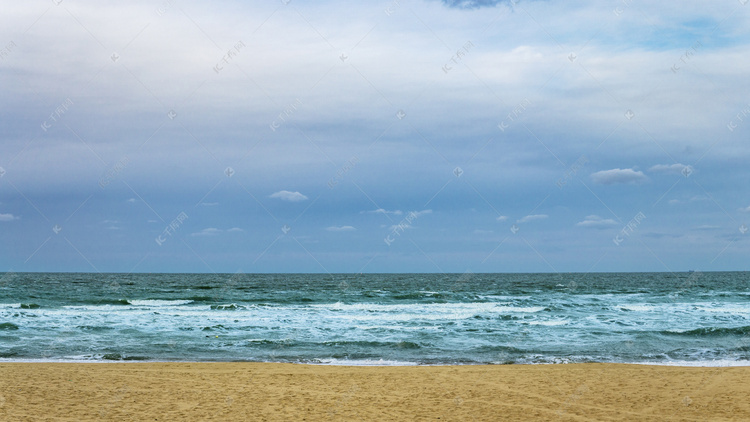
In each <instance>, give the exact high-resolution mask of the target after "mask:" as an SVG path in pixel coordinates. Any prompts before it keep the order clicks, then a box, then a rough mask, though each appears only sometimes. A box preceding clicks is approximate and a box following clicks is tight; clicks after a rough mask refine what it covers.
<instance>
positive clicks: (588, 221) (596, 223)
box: [576, 215, 617, 229]
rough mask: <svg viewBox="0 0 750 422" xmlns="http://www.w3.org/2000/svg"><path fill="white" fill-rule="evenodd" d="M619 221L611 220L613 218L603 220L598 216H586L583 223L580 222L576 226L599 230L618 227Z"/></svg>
mask: <svg viewBox="0 0 750 422" xmlns="http://www.w3.org/2000/svg"><path fill="white" fill-rule="evenodd" d="M616 225H617V221H615V220H613V219H611V218H607V219H604V218H601V217H599V216H598V215H589V216H586V218H584V219H583V221H579V222H577V223H576V226H578V227H592V228H597V229H603V228H607V227H612V226H616Z"/></svg>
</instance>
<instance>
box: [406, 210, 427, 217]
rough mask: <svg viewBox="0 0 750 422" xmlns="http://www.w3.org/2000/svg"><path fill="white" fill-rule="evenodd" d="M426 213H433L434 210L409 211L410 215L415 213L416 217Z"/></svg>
mask: <svg viewBox="0 0 750 422" xmlns="http://www.w3.org/2000/svg"><path fill="white" fill-rule="evenodd" d="M425 214H432V210H422V211H412V212H410V213H409V215H413V216H414V217H421V216H423V215H425Z"/></svg>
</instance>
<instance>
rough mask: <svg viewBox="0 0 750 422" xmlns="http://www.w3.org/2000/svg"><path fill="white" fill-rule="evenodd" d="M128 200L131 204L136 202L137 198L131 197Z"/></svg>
mask: <svg viewBox="0 0 750 422" xmlns="http://www.w3.org/2000/svg"><path fill="white" fill-rule="evenodd" d="M126 202H127V203H129V204H132V203H134V202H135V198H130V199H128V200H127V201H126Z"/></svg>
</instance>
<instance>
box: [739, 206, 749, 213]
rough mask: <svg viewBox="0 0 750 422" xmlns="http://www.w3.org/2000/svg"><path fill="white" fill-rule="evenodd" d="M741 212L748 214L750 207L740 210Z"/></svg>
mask: <svg viewBox="0 0 750 422" xmlns="http://www.w3.org/2000/svg"><path fill="white" fill-rule="evenodd" d="M740 211H741V212H750V206H749V207H747V208H740Z"/></svg>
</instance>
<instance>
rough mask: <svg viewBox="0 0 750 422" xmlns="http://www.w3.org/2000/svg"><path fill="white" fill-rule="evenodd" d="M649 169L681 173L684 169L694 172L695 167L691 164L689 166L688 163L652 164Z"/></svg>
mask: <svg viewBox="0 0 750 422" xmlns="http://www.w3.org/2000/svg"><path fill="white" fill-rule="evenodd" d="M648 171H651V172H655V173H669V174H681V173H682V172H683V171H685V172H688V171H689V172H690V173H692V172H693V168H692V167H691V166H688V165H686V164H680V163H677V164H657V165H655V166H652V167H651V168H650V169H648Z"/></svg>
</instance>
